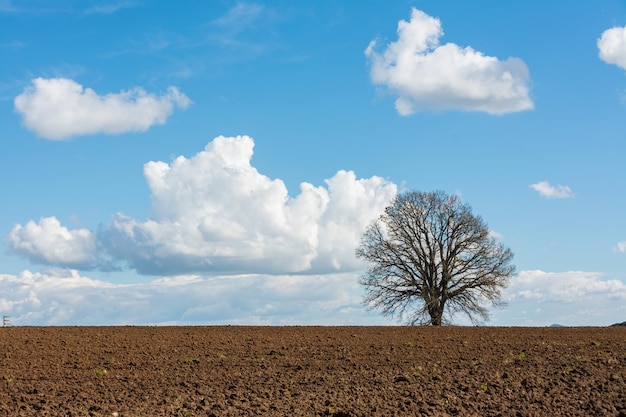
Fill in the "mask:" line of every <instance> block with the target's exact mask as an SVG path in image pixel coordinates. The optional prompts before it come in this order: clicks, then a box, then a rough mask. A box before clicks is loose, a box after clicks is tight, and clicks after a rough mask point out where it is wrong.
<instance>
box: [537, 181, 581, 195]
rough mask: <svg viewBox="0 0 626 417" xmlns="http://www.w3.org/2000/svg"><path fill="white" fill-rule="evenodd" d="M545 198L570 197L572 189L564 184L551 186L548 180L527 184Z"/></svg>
mask: <svg viewBox="0 0 626 417" xmlns="http://www.w3.org/2000/svg"><path fill="white" fill-rule="evenodd" d="M529 187H530V188H532V189H533V190H535V191H537V192H538V193H539V195H540V196H541V197H545V198H571V197H574V193H573V192H572V189H571V188H570V187H568V186H566V185H557V186H553V185H551V184H550V183H549V182H548V181H541V182H538V183H535V184H531V185H530V186H529Z"/></svg>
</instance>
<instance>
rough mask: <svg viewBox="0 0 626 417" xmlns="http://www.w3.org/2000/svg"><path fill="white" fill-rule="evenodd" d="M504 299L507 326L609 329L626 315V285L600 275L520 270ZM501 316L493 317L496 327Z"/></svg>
mask: <svg viewBox="0 0 626 417" xmlns="http://www.w3.org/2000/svg"><path fill="white" fill-rule="evenodd" d="M503 300H504V301H506V302H507V303H508V306H507V307H506V309H505V310H502V315H503V316H504V315H506V317H507V320H509V321H508V322H507V323H506V325H542V326H545V325H550V324H554V323H558V324H563V325H568V326H606V325H610V324H613V323H618V322H622V321H624V316H626V306H625V305H624V301H626V284H624V283H623V282H622V281H620V280H617V279H605V278H604V277H603V275H602V274H600V273H597V272H584V271H568V272H545V271H540V270H531V271H521V272H520V273H519V274H518V275H516V276H515V277H513V278H512V279H511V285H510V286H509V287H508V288H507V289H505V290H504V291H503ZM498 315H499V313H498V312H495V313H494V314H493V317H494V319H495V320H494V323H493V324H498ZM510 318H513V320H514V321H513V322H510V320H511V319H510Z"/></svg>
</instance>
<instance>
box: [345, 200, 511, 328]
mask: <svg viewBox="0 0 626 417" xmlns="http://www.w3.org/2000/svg"><path fill="white" fill-rule="evenodd" d="M356 255H357V257H359V258H362V259H365V260H366V261H368V263H369V269H368V270H367V271H366V272H365V273H364V274H363V275H362V276H361V277H360V279H359V282H360V283H361V284H362V285H363V286H364V287H365V289H366V296H365V300H364V302H365V304H367V305H368V306H369V308H370V309H378V310H381V311H382V313H383V314H384V315H386V316H390V317H397V318H399V319H400V320H403V321H406V322H407V323H408V324H411V325H416V324H431V325H433V326H440V325H442V324H446V323H449V322H450V321H451V319H452V317H453V316H455V315H456V314H458V313H462V314H465V315H467V316H468V317H469V319H470V320H471V321H472V322H473V323H479V322H481V321H484V320H487V319H488V318H489V314H488V310H487V308H486V307H485V304H487V303H492V304H493V305H499V304H503V303H501V302H500V290H501V289H502V288H505V287H506V286H507V285H508V282H509V278H510V277H511V276H512V275H513V273H514V272H515V266H513V265H511V261H512V259H513V252H511V250H510V249H508V248H506V247H505V246H503V245H502V244H501V243H499V242H498V241H497V240H496V238H495V237H493V236H492V234H491V233H490V231H489V228H488V227H487V224H486V223H485V222H484V221H483V220H482V218H481V217H479V216H475V215H473V214H472V210H471V207H470V206H469V205H467V204H464V203H462V202H461V201H460V199H459V198H458V197H457V196H455V195H448V194H446V193H444V192H442V191H435V192H416V191H410V192H406V193H403V194H399V195H397V196H396V198H395V200H394V201H393V203H392V205H391V206H390V207H387V208H386V209H385V213H384V214H382V215H381V216H380V218H379V219H378V220H376V221H374V222H373V223H372V224H371V225H370V226H369V227H368V229H367V230H366V231H365V233H364V234H363V237H362V238H361V243H360V245H359V247H358V248H357V250H356Z"/></svg>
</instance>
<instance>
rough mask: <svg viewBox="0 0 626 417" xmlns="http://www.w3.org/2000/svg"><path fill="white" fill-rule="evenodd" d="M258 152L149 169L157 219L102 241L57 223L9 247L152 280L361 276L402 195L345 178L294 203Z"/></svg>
mask: <svg viewBox="0 0 626 417" xmlns="http://www.w3.org/2000/svg"><path fill="white" fill-rule="evenodd" d="M253 148H254V141H253V140H252V138H250V137H248V136H237V137H223V136H220V137H218V138H215V139H214V140H213V141H212V142H210V143H208V144H207V146H206V147H205V149H204V150H203V151H201V152H199V153H198V154H196V155H194V156H193V157H191V158H189V159H188V158H185V157H184V156H179V157H177V158H175V159H174V160H173V161H172V162H171V163H167V162H161V161H153V162H148V163H147V164H145V166H144V176H145V178H146V181H147V183H148V186H149V188H150V192H151V198H152V207H151V212H152V216H151V218H149V219H147V220H145V221H141V220H138V219H135V218H132V217H129V216H126V215H124V214H122V213H118V214H117V215H115V217H114V219H113V220H112V222H111V223H110V224H109V225H108V226H107V227H105V228H103V230H101V231H100V232H99V233H98V234H97V239H96V240H97V241H94V234H93V233H91V232H89V231H87V230H82V229H81V230H76V231H69V230H68V229H67V228H65V227H63V226H61V225H60V224H59V222H58V221H57V220H56V219H55V218H48V219H42V221H41V222H40V224H39V225H38V224H35V223H34V222H30V223H28V224H27V225H26V226H21V225H16V226H15V227H14V228H13V230H12V231H11V232H10V233H9V234H8V235H7V237H6V240H7V242H9V246H10V247H11V248H12V249H13V250H14V251H15V252H17V253H19V254H22V255H24V256H27V257H28V258H29V259H31V260H32V261H34V262H39V263H44V264H53V265H57V266H63V267H74V268H80V267H81V265H88V264H89V262H90V261H91V260H92V259H94V256H95V255H93V252H94V251H96V249H97V250H98V251H99V253H98V256H97V259H98V261H97V262H101V261H100V259H111V260H112V261H115V262H117V264H123V265H127V266H129V267H130V268H133V269H135V270H137V271H138V272H139V273H142V274H152V275H161V274H174V275H179V274H185V273H200V272H212V273H230V274H238V273H275V274H280V273H296V272H297V273H309V274H311V273H326V272H337V271H352V270H356V269H358V268H359V267H360V266H361V263H360V262H359V261H357V259H356V257H355V255H354V250H355V248H356V246H357V245H358V243H359V240H360V237H361V234H362V233H363V231H364V230H365V228H366V227H367V225H368V224H369V223H370V222H371V221H372V220H374V219H375V218H376V217H377V216H379V215H380V214H381V213H382V212H383V210H384V208H385V207H386V206H387V205H388V203H389V202H390V201H391V200H392V199H393V197H394V196H395V195H396V192H397V187H396V185H395V184H393V183H391V182H389V181H386V180H384V179H382V178H380V177H371V178H366V179H359V178H357V177H356V175H355V174H354V172H352V171H339V172H337V173H336V174H335V175H334V176H333V177H332V178H330V179H327V180H326V181H325V186H314V185H312V184H309V183H302V184H301V185H300V193H299V194H298V195H297V196H295V197H291V196H290V195H289V193H288V191H287V188H286V186H285V184H284V182H283V181H282V180H280V179H271V178H269V177H267V176H265V175H263V174H261V173H259V172H258V171H257V170H256V168H254V167H253V166H252V165H251V164H250V161H251V158H252V154H253ZM105 265H106V264H105ZM98 266H99V267H101V266H100V264H98Z"/></svg>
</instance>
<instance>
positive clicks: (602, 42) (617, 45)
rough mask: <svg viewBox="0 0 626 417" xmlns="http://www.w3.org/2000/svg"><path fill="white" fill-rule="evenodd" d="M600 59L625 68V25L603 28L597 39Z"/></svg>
mask: <svg viewBox="0 0 626 417" xmlns="http://www.w3.org/2000/svg"><path fill="white" fill-rule="evenodd" d="M598 49H599V50H600V59H601V60H603V61H604V62H606V63H607V64H614V65H617V66H618V67H620V68H622V69H624V70H626V26H624V27H614V28H612V29H608V30H605V31H604V32H603V33H602V36H601V37H600V39H598Z"/></svg>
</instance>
